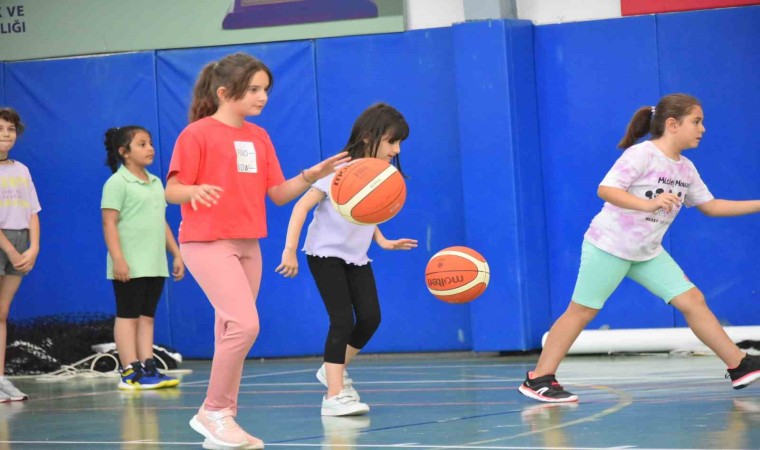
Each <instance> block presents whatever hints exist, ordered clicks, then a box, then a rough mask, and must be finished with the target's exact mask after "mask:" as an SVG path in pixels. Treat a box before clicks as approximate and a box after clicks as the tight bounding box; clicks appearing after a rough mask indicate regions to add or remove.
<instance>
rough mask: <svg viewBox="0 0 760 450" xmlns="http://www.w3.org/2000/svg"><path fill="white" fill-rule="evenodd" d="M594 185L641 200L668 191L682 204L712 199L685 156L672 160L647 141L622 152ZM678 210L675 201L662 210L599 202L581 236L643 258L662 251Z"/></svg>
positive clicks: (634, 258)
mask: <svg viewBox="0 0 760 450" xmlns="http://www.w3.org/2000/svg"><path fill="white" fill-rule="evenodd" d="M600 186H609V187H615V188H619V189H623V190H625V191H627V192H628V193H629V194H633V195H635V196H636V197H639V198H643V199H653V198H655V197H657V196H658V195H660V194H661V193H664V192H669V193H673V194H675V195H677V196H678V197H680V198H681V201H682V203H683V204H684V205H686V206H688V207H691V206H697V205H701V204H703V203H706V202H709V201H710V200H713V199H714V197H713V195H712V194H711V193H710V191H709V190H708V189H707V186H706V185H705V183H704V182H703V181H702V178H700V176H699V172H697V169H696V167H694V164H693V163H692V162H691V161H689V160H688V159H687V158H686V157H684V156H683V155H681V158H680V159H679V160H678V161H674V160H672V159H670V158H668V157H667V156H665V154H663V153H662V152H661V151H660V150H659V149H658V148H657V147H656V146H655V145H654V144H653V143H652V142H651V141H644V142H642V143H640V144H636V145H634V146H632V147H630V148H628V149H627V150H626V151H625V152H623V155H622V156H621V157H620V158H618V160H617V161H616V162H615V164H614V165H613V166H612V169H610V171H609V172H608V173H607V175H606V176H605V177H604V179H603V180H602V182H601V183H600ZM680 210H681V207H680V206H679V207H677V208H675V209H673V210H672V211H671V212H669V213H668V212H665V211H664V210H662V209H659V210H657V211H655V212H647V211H634V210H630V209H624V208H620V207H618V206H615V205H613V204H610V203H607V202H605V204H604V207H602V211H601V212H599V214H597V215H596V217H594V219H593V220H592V221H591V225H590V226H589V229H588V231H586V235H585V236H584V237H585V238H586V240H588V241H589V242H591V243H592V244H594V245H595V246H597V247H599V248H600V249H602V250H604V251H606V252H607V253H611V254H613V255H615V256H617V257H620V258H623V259H627V260H631V261H646V260H649V259H652V258H654V257H655V256H657V255H659V254H660V252H662V238H663V236H664V235H665V232H666V231H667V230H668V227H669V226H670V224H671V223H673V220H675V218H676V216H677V215H678V213H679V212H680Z"/></svg>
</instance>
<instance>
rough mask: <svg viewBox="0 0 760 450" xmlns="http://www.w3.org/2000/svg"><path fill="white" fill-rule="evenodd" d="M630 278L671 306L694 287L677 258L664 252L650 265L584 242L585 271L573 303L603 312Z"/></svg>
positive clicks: (577, 286) (580, 276)
mask: <svg viewBox="0 0 760 450" xmlns="http://www.w3.org/2000/svg"><path fill="white" fill-rule="evenodd" d="M624 277H628V278H630V279H632V280H633V281H635V282H637V283H639V284H640V285H642V286H644V287H645V288H647V289H648V290H649V292H651V293H653V294H654V295H656V296H658V297H660V298H661V299H663V300H665V303H670V301H671V300H673V298H675V297H676V296H678V295H681V294H683V293H684V292H686V291H688V290H689V289H691V288H693V287H694V284H693V283H692V282H691V281H689V279H688V278H686V275H685V274H684V273H683V270H681V268H680V267H679V266H678V263H676V262H675V261H674V260H673V258H672V257H671V256H670V255H669V254H668V252H666V251H665V250H663V251H662V253H660V254H659V255H657V256H655V257H654V258H652V259H650V260H647V261H630V260H627V259H623V258H618V257H617V256H615V255H611V254H609V253H607V252H605V251H604V250H601V249H600V248H598V247H596V246H595V245H594V244H592V243H590V242H588V241H586V240H584V241H583V246H582V247H581V267H580V270H578V280H577V281H576V282H575V290H574V291H573V297H572V299H573V301H574V302H575V303H577V304H579V305H583V306H586V307H588V308H593V309H602V306H604V302H606V301H607V299H608V298H609V297H610V295H612V293H613V292H614V291H615V289H617V287H618V286H619V285H620V283H621V282H622V281H623V278H624Z"/></svg>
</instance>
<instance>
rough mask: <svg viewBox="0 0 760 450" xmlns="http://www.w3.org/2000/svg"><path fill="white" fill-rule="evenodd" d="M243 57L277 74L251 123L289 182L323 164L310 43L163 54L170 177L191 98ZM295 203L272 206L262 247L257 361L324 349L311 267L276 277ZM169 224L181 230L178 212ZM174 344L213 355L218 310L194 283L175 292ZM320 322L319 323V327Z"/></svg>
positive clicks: (162, 103)
mask: <svg viewBox="0 0 760 450" xmlns="http://www.w3.org/2000/svg"><path fill="white" fill-rule="evenodd" d="M237 51H244V52H246V53H249V54H251V55H254V56H255V57H257V58H259V59H261V60H262V61H264V62H265V63H266V64H267V66H268V67H269V68H270V70H271V71H272V73H273V77H274V86H273V90H272V91H271V92H270V95H269V102H268V104H267V106H266V108H265V109H264V112H263V113H262V115H261V116H259V117H254V118H251V120H252V121H253V122H254V123H257V124H259V125H261V126H263V127H264V128H265V129H266V130H267V131H268V132H269V134H270V136H271V138H272V141H273V143H274V145H275V149H276V150H277V156H278V159H279V161H280V164H281V166H282V169H283V172H284V174H285V176H286V178H290V177H293V176H296V175H298V174H299V172H300V171H301V170H302V169H304V168H307V167H310V166H311V165H313V164H316V163H317V162H319V161H320V149H319V131H318V128H317V120H318V116H317V103H316V84H315V78H314V51H313V46H312V44H311V43H309V42H289V43H280V44H266V45H247V46H234V47H219V48H206V49H190V50H176V51H161V52H158V65H157V67H158V98H159V115H160V117H161V118H162V123H161V131H162V133H161V134H162V144H161V146H162V148H163V149H164V153H163V155H164V163H165V167H166V168H167V169H168V167H169V161H170V159H171V152H172V150H173V147H174V141H175V140H176V138H177V136H178V135H179V133H180V131H181V130H182V129H183V128H184V127H185V126H186V124H187V111H188V107H189V104H190V101H191V91H192V87H193V84H194V83H195V80H196V78H197V76H198V74H199V73H200V70H201V68H202V67H203V66H204V65H205V64H206V63H208V62H211V61H215V60H218V59H221V58H222V57H224V56H225V55H228V54H231V53H234V52H237ZM292 206H293V205H292V203H291V204H288V205H286V206H284V207H280V208H278V207H277V206H275V205H274V204H273V203H271V202H269V204H268V206H267V215H268V219H267V222H268V228H269V236H268V237H267V238H265V239H262V241H261V248H262V253H263V262H264V266H263V279H262V284H261V290H260V293H259V297H258V302H257V306H258V310H259V319H260V323H261V333H260V335H259V338H258V340H257V342H256V345H255V346H254V348H253V349H252V351H251V355H255V356H283V355H304V354H317V353H320V352H321V351H322V348H323V347H324V341H323V339H324V333H325V330H326V325H325V322H326V320H325V319H324V318H321V316H322V315H324V312H323V310H324V307H323V306H322V304H321V301H320V300H319V297H318V296H317V295H316V293H315V292H316V289H315V288H313V287H312V283H311V280H310V277H309V275H308V268H307V266H306V261H305V260H302V261H300V266H301V267H300V269H301V271H300V272H301V273H300V275H299V276H298V277H297V278H296V279H284V278H282V277H281V276H279V275H277V274H276V273H275V272H274V269H275V267H277V265H278V264H279V263H280V258H281V255H282V248H283V245H284V242H285V232H286V230H287V224H288V220H289V219H290V211H291V208H292ZM171 221H172V222H173V223H175V224H178V223H179V212H178V211H177V212H176V214H173V215H172V217H171ZM173 287H174V295H173V301H172V302H171V303H170V309H171V316H172V319H173V321H174V322H175V324H176V325H175V327H174V336H173V338H174V339H173V341H174V343H175V345H176V346H177V348H178V349H180V350H181V351H183V352H184V353H185V354H187V355H188V356H210V355H211V354H212V353H213V323H214V321H213V309H212V307H211V305H210V303H209V302H208V300H207V299H206V297H205V295H204V294H203V292H202V291H201V289H200V288H199V287H198V284H197V283H196V282H195V280H193V279H192V277H189V278H188V279H187V280H185V281H183V282H181V283H177V284H175V285H174V286H173ZM316 317H320V319H316Z"/></svg>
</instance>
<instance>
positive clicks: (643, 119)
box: [618, 106, 654, 150]
mask: <svg viewBox="0 0 760 450" xmlns="http://www.w3.org/2000/svg"><path fill="white" fill-rule="evenodd" d="M653 110H654V106H642V107H641V108H639V109H638V110H636V112H635V113H634V114H633V118H632V119H631V121H630V122H628V127H627V128H626V130H625V136H623V139H621V140H620V142H619V143H618V148H621V149H623V150H625V149H627V148H628V147H630V146H632V145H633V144H635V143H636V141H638V140H639V139H641V138H643V137H644V136H646V135H647V134H649V130H650V128H651V126H652V116H653V115H654V113H653V112H652V111H653Z"/></svg>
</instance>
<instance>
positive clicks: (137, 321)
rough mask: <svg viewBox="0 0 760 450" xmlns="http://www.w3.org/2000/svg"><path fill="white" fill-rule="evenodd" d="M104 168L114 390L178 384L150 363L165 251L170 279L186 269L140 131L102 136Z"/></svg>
mask: <svg viewBox="0 0 760 450" xmlns="http://www.w3.org/2000/svg"><path fill="white" fill-rule="evenodd" d="M105 146H106V152H107V153H108V157H107V158H106V165H108V166H109V167H110V168H111V171H112V172H113V175H111V177H110V178H109V179H108V181H106V184H105V185H104V186H103V197H102V200H101V203H100V208H101V211H102V214H103V235H104V236H105V240H106V246H107V247H108V263H107V275H106V276H107V278H108V279H109V280H112V282H113V289H114V294H115V296H116V323H115V324H114V340H115V342H116V350H117V351H118V353H119V360H120V362H121V367H122V368H121V381H120V382H119V389H158V388H163V387H172V386H176V385H178V384H179V380H177V379H176V378H173V377H169V376H167V375H164V374H162V373H161V372H159V371H158V369H157V368H156V361H155V359H153V317H154V315H155V313H156V306H157V305H158V300H159V298H160V297H161V292H162V291H163V288H164V279H165V278H167V277H168V276H169V270H168V261H167V257H166V251H167V250H168V251H169V252H171V254H172V255H173V257H174V261H173V270H172V275H173V277H174V280H175V281H179V280H180V279H182V277H183V276H184V275H185V265H184V264H183V262H182V258H181V257H180V253H179V247H178V246H177V242H176V241H175V240H174V235H173V234H172V231H171V229H170V228H169V224H167V223H166V200H165V198H164V187H163V185H162V184H161V180H160V179H159V178H158V177H156V176H155V175H153V174H151V173H149V172H148V171H147V170H146V167H147V166H149V165H151V164H152V163H153V158H154V157H155V150H154V149H153V143H152V141H151V136H150V133H149V132H148V130H146V129H145V128H143V127H140V126H134V125H130V126H125V127H120V128H111V129H109V130H108V131H106V135H105Z"/></svg>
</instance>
